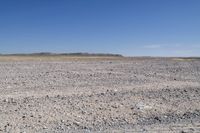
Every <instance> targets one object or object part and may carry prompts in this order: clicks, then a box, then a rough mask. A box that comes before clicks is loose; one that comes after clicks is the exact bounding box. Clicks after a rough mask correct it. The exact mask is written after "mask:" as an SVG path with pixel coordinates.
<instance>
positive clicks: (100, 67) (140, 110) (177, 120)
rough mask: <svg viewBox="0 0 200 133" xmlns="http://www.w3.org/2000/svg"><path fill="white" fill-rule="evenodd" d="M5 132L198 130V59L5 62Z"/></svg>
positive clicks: (0, 70) (1, 66) (0, 123)
mask: <svg viewBox="0 0 200 133" xmlns="http://www.w3.org/2000/svg"><path fill="white" fill-rule="evenodd" d="M0 132H8V133H15V132H16V133H19V132H22V133H23V132H26V133H31V132H41V133H45V132H47V133H51V132H56V133H60V132H113V133H115V132H116V133H118V132H119V133H121V132H145V133H151V132H152V133H162V132H165V133H168V132H170V133H193V132H194V133H199V132H200V60H199V59H179V58H177V59H175V58H142V57H141V58H119V59H105V60H104V59H101V60H99V59H95V58H94V59H88V60H63V61H61V60H55V61H54V60H51V61H48V60H47V61H44V60H43V61H39V60H35V61H21V60H20V61H17V60H15V61H0Z"/></svg>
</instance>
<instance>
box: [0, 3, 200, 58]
mask: <svg viewBox="0 0 200 133" xmlns="http://www.w3.org/2000/svg"><path fill="white" fill-rule="evenodd" d="M32 52H58V53H59V52H90V53H119V54H123V55H126V56H200V0H1V1H0V53H32Z"/></svg>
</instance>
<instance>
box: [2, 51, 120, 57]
mask: <svg viewBox="0 0 200 133" xmlns="http://www.w3.org/2000/svg"><path fill="white" fill-rule="evenodd" d="M60 55H66V56H115V57H123V56H122V55H120V54H110V53H81V52H79V53H50V52H40V53H19V54H0V56H60Z"/></svg>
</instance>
